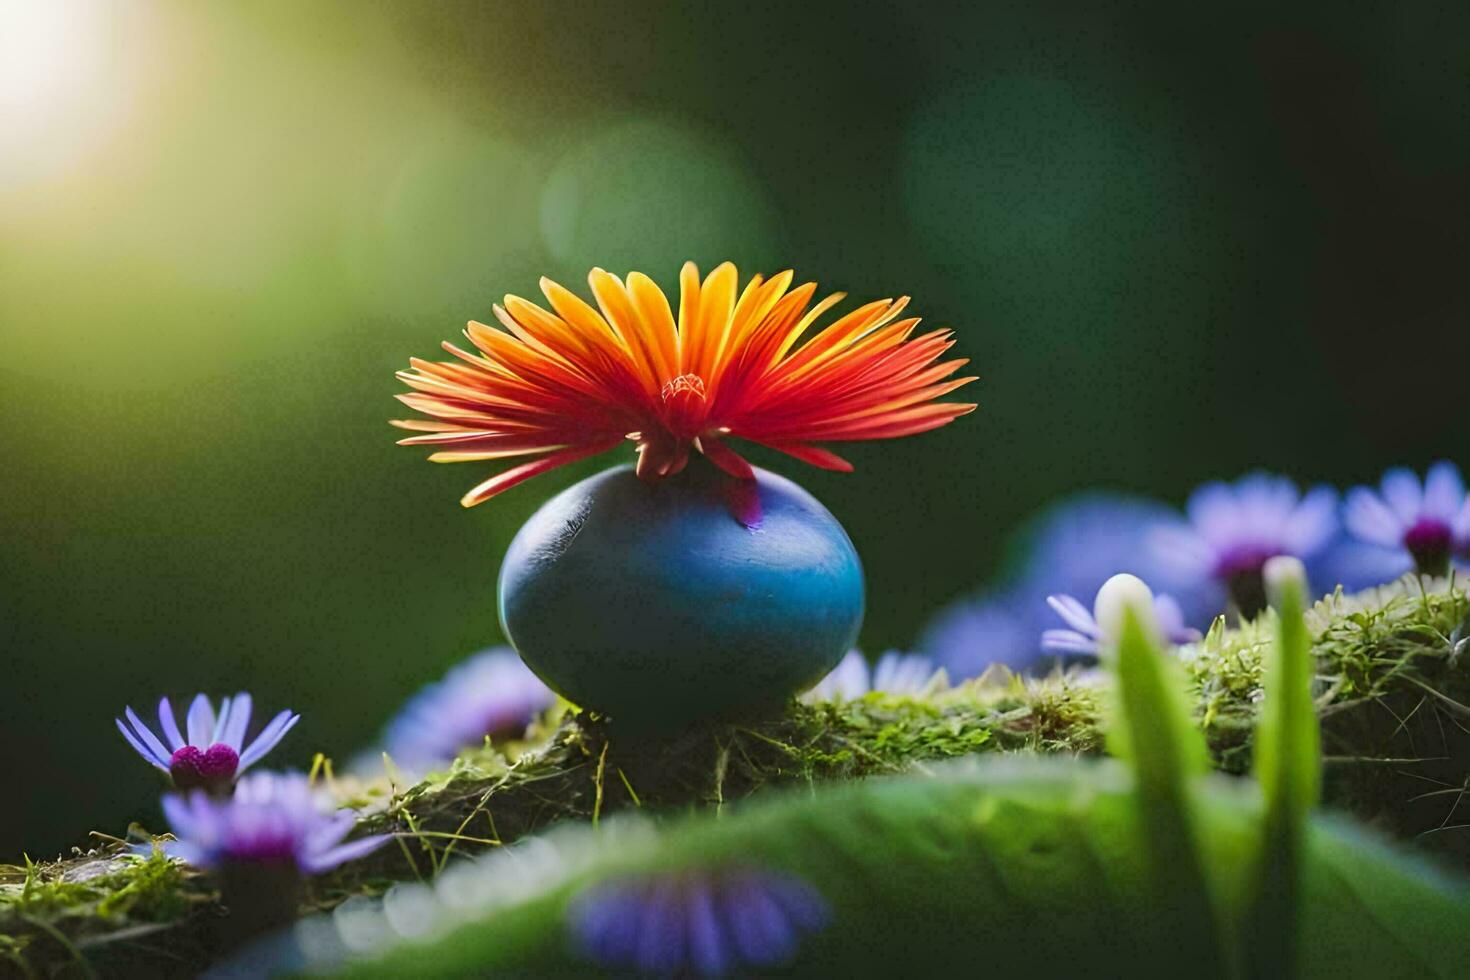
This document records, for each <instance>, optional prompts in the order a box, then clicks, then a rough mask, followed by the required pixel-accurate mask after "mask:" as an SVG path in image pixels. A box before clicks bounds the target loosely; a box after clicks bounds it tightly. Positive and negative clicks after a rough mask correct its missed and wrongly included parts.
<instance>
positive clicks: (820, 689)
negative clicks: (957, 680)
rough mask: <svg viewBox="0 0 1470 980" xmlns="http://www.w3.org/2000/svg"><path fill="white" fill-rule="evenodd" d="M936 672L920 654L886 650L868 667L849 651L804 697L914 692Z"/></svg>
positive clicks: (864, 659)
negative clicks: (877, 692) (872, 692)
mask: <svg viewBox="0 0 1470 980" xmlns="http://www.w3.org/2000/svg"><path fill="white" fill-rule="evenodd" d="M938 672H939V668H937V667H935V666H934V661H932V660H930V659H929V658H928V657H925V656H923V655H922V654H917V653H899V652H897V651H894V650H890V651H888V652H887V653H885V654H883V656H881V657H879V658H878V662H877V663H876V664H873V665H872V666H871V667H870V666H869V665H868V658H867V657H864V656H863V655H862V652H861V651H859V650H850V651H848V654H847V656H845V657H843V658H842V661H841V662H840V663H839V664H838V665H837V666H836V667H834V668H832V672H831V673H829V674H828V675H827V676H826V677H823V678H822V679H821V681H819V682H818V683H817V686H816V687H814V688H812V689H811V690H810V691H808V692H807V693H806V695H805V697H806V699H807V700H808V701H839V700H841V701H851V700H854V699H856V698H860V697H862V696H863V695H864V694H867V693H868V692H870V691H882V692H883V693H885V694H918V693H919V692H920V691H923V690H924V689H925V688H926V687H928V686H929V682H930V681H932V680H933V679H934V675H935V674H937V673H938Z"/></svg>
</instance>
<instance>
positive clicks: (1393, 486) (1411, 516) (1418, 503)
mask: <svg viewBox="0 0 1470 980" xmlns="http://www.w3.org/2000/svg"><path fill="white" fill-rule="evenodd" d="M1382 486H1383V500H1384V503H1386V504H1388V506H1389V507H1390V508H1391V509H1392V510H1393V512H1394V513H1395V514H1397V515H1398V518H1399V520H1400V521H1402V522H1403V523H1404V526H1405V527H1407V526H1408V525H1410V524H1412V523H1414V521H1415V520H1416V519H1417V518H1418V517H1419V509H1420V508H1421V507H1422V506H1423V505H1424V489H1423V487H1422V486H1420V484H1419V478H1418V477H1417V476H1415V475H1414V471H1413V470H1409V469H1405V468H1404V467H1401V466H1400V467H1396V468H1394V469H1391V470H1389V471H1388V472H1387V473H1385V474H1383V484H1382Z"/></svg>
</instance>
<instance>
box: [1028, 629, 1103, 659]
mask: <svg viewBox="0 0 1470 980" xmlns="http://www.w3.org/2000/svg"><path fill="white" fill-rule="evenodd" d="M1041 648H1042V649H1043V650H1046V651H1047V652H1049V653H1082V654H1088V655H1090V656H1096V655H1097V640H1095V639H1093V638H1092V637H1089V636H1083V635H1082V634H1081V633H1078V632H1075V631H1073V630H1047V631H1046V632H1044V633H1042V634H1041Z"/></svg>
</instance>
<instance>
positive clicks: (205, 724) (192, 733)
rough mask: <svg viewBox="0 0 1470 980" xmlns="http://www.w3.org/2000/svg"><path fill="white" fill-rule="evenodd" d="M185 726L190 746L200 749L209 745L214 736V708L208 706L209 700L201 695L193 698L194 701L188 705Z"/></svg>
mask: <svg viewBox="0 0 1470 980" xmlns="http://www.w3.org/2000/svg"><path fill="white" fill-rule="evenodd" d="M185 726H186V730H187V731H188V733H189V744H190V745H197V746H198V747H199V748H201V749H202V748H206V747H207V746H208V745H209V741H210V739H211V738H212V737H213V736H214V708H213V707H211V706H210V704H209V698H207V697H205V696H204V695H203V694H196V695H195V696H194V701H193V702H192V703H191V704H190V705H189V715H188V717H187V718H186V719H185Z"/></svg>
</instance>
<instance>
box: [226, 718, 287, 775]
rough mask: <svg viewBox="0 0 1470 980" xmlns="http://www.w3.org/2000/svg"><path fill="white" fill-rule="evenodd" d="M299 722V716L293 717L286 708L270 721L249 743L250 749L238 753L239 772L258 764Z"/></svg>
mask: <svg viewBox="0 0 1470 980" xmlns="http://www.w3.org/2000/svg"><path fill="white" fill-rule="evenodd" d="M300 720H301V716H300V715H293V714H292V713H291V709H290V708H287V709H286V710H284V711H282V712H281V713H280V714H278V715H276V716H275V717H274V718H272V719H271V720H270V723H269V724H267V725H266V726H265V728H263V729H261V732H260V734H259V735H257V736H255V741H254V742H251V743H250V748H248V749H246V750H245V751H244V752H241V753H240V771H241V772H243V771H244V770H245V768H246V767H247V766H252V765H254V764H255V763H257V762H259V761H260V759H261V757H262V756H264V755H265V754H266V753H267V752H269V751H270V750H271V749H273V748H275V747H276V744H277V743H278V742H280V741H281V739H282V738H284V737H285V735H286V733H287V732H289V731H290V730H291V728H292V727H293V726H294V725H295V724H296V723H297V722H298V721H300Z"/></svg>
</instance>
